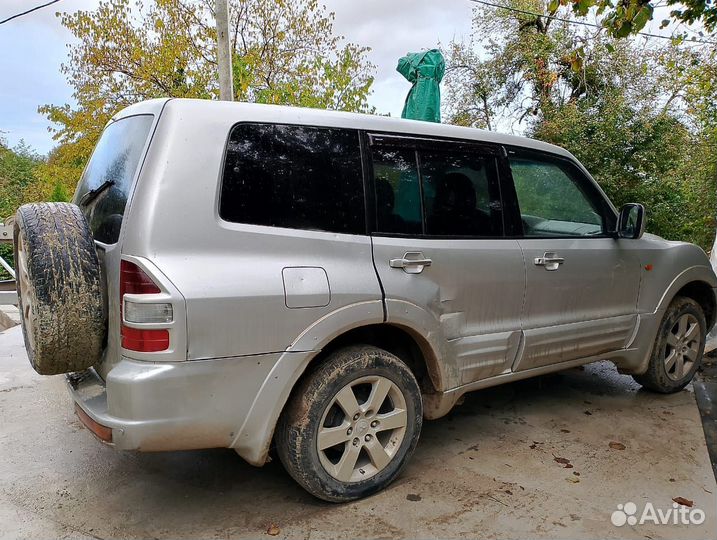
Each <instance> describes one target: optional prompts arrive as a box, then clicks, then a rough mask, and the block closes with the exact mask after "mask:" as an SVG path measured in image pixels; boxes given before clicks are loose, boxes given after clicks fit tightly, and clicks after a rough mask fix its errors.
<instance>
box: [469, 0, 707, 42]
mask: <svg viewBox="0 0 717 540" xmlns="http://www.w3.org/2000/svg"><path fill="white" fill-rule="evenodd" d="M468 1H469V2H473V3H475V4H483V5H484V6H490V7H494V8H498V9H505V10H506V11H512V12H515V13H522V14H523V15H533V16H534V17H543V18H545V19H552V20H554V21H560V22H564V23H568V24H578V25H581V26H589V27H591V28H600V29H604V28H605V27H604V26H601V25H599V24H595V23H590V22H587V21H578V20H575V19H566V18H563V17H556V16H555V15H545V14H544V13H536V12H534V11H527V10H525V9H518V8H514V7H510V6H502V5H500V4H494V3H492V2H487V1H486V0H468ZM636 34H637V35H640V36H645V37H651V38H659V39H670V40H672V39H674V38H673V37H672V36H664V35H662V34H651V33H649V32H636ZM686 43H699V44H702V45H717V41H705V40H699V39H690V40H687V41H686Z"/></svg>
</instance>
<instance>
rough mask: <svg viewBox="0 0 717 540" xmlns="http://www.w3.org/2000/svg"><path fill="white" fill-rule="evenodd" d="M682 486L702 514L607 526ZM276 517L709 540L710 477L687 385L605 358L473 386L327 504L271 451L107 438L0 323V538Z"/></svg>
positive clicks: (416, 531)
mask: <svg viewBox="0 0 717 540" xmlns="http://www.w3.org/2000/svg"><path fill="white" fill-rule="evenodd" d="M611 442H612V443H619V444H613V445H612V446H611V445H610V443H611ZM623 445H624V449H621V448H622V447H623ZM566 462H569V463H566ZM568 465H569V466H568ZM675 497H684V498H685V499H689V500H691V501H693V504H694V506H693V508H699V509H701V510H702V511H703V512H704V513H705V516H706V519H705V521H704V522H703V523H702V524H701V525H695V524H691V525H656V524H654V523H644V524H639V523H637V524H635V525H630V524H625V525H623V526H615V525H613V524H612V523H611V515H612V514H613V512H615V511H616V510H617V508H618V504H622V505H624V504H626V503H628V502H633V503H635V505H636V507H637V508H638V511H637V517H639V515H640V514H641V512H642V509H643V507H644V506H645V505H646V504H647V503H652V504H653V505H654V508H656V509H662V510H663V511H666V510H668V509H672V505H673V501H672V499H673V498H675ZM270 528H272V530H271V532H272V533H277V535H276V537H278V538H284V537H291V538H310V537H311V538H369V537H371V538H429V537H440V538H467V537H482V538H552V537H555V538H573V539H576V538H652V539H657V538H712V539H714V538H717V487H716V486H715V478H714V476H713V474H712V469H711V466H710V461H709V457H708V453H707V449H706V446H705V439H704V434H703V430H702V425H701V423H700V417H699V414H698V410H697V407H696V405H695V397H694V393H693V392H692V391H691V389H688V390H685V391H682V392H680V393H678V394H675V395H672V396H657V395H654V394H650V393H647V392H644V391H642V390H640V389H639V386H638V385H636V384H635V383H633V382H632V379H631V378H629V377H626V376H620V375H618V374H617V372H616V371H615V369H614V367H612V365H611V364H609V363H598V364H593V365H590V366H587V367H586V368H585V369H576V370H570V371H566V372H562V373H559V374H556V375H551V376H545V377H541V378H537V379H533V380H528V381H522V382H519V383H514V384H510V385H504V386H502V387H498V388H494V389H489V390H484V391H481V392H478V393H475V394H472V395H469V396H467V399H466V401H465V403H464V404H463V405H462V406H460V407H458V408H456V409H455V410H454V411H453V412H452V413H451V414H450V415H449V416H448V417H446V418H443V419H441V420H438V421H433V422H426V423H425V424H424V429H423V433H422V436H421V440H420V442H419V445H418V449H417V451H416V454H415V455H414V457H413V459H412V461H411V463H410V465H409V466H408V467H407V469H406V471H405V472H404V473H403V475H402V476H401V477H399V479H398V480H397V481H396V482H395V483H394V484H393V485H392V486H390V487H389V488H388V489H387V490H386V491H384V492H382V493H380V494H378V495H375V496H373V497H370V498H368V499H365V500H363V501H358V502H355V503H350V504H345V505H332V504H328V503H323V502H320V501H318V500H316V499H314V498H312V497H311V496H310V495H308V494H307V493H305V492H304V491H302V490H301V489H300V488H299V487H298V486H296V485H295V484H294V483H293V482H292V480H291V479H290V478H289V476H288V475H287V474H286V473H285V472H284V471H283V469H282V468H281V465H280V464H279V463H278V462H276V461H275V462H272V463H270V464H268V465H267V466H265V467H264V468H261V469H257V468H254V467H251V466H249V465H247V464H246V463H244V462H243V461H242V460H241V459H240V458H239V457H238V456H236V454H234V453H233V452H232V451H231V450H206V451H194V452H176V453H158V454H140V453H132V452H119V451H116V450H113V449H112V448H109V447H106V446H103V445H102V444H101V443H99V442H98V441H97V440H95V439H94V438H93V437H92V435H91V434H90V433H89V432H88V431H87V430H86V429H85V428H83V427H82V425H81V424H80V423H79V421H78V420H77V418H76V417H75V416H74V414H73V413H72V408H71V403H70V397H69V395H68V393H67V391H66V390H65V388H64V381H63V378H62V377H61V376H57V377H41V376H39V375H36V374H35V373H34V372H33V371H32V369H31V368H30V366H29V364H28V362H27V359H26V358H25V356H24V351H23V349H22V345H21V334H20V329H19V327H15V328H12V329H10V330H7V331H5V332H4V333H0V538H17V537H21V538H48V537H55V538H117V537H124V538H226V537H228V538H247V537H252V538H257V537H263V538H270V536H269V535H268V534H267V531H268V530H269V529H270Z"/></svg>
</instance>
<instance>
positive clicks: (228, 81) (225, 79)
mask: <svg viewBox="0 0 717 540" xmlns="http://www.w3.org/2000/svg"><path fill="white" fill-rule="evenodd" d="M214 11H215V18H216V21H217V68H218V69H219V99H221V100H222V101H233V100H234V84H233V81H232V78H233V77H232V52H231V47H230V46H229V0H216V7H215V10H214Z"/></svg>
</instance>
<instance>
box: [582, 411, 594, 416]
mask: <svg viewBox="0 0 717 540" xmlns="http://www.w3.org/2000/svg"><path fill="white" fill-rule="evenodd" d="M583 414H586V415H588V416H592V414H593V413H591V412H590V411H585V412H584V413H583Z"/></svg>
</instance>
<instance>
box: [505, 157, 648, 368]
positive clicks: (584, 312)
mask: <svg viewBox="0 0 717 540" xmlns="http://www.w3.org/2000/svg"><path fill="white" fill-rule="evenodd" d="M509 162H510V167H511V173H512V177H513V183H514V187H515V192H516V196H517V200H518V206H519V208H520V219H521V222H522V227H523V237H522V238H521V239H520V240H519V243H520V247H521V249H522V250H523V254H524V257H525V261H526V272H527V274H526V295H525V304H524V307H523V313H522V316H521V324H522V328H523V333H524V339H525V346H524V347H523V352H522V354H521V357H520V358H518V359H516V363H515V365H514V370H515V371H521V370H525V369H530V368H535V367H540V366H544V365H548V364H553V363H559V362H566V361H569V360H574V359H578V358H585V357H590V356H594V355H599V354H602V353H607V352H610V351H614V350H618V349H621V348H624V347H625V346H626V345H627V342H628V340H629V338H630V336H631V335H632V332H633V330H634V327H635V324H636V321H637V315H636V309H637V294H638V288H639V267H640V266H639V259H638V257H637V254H636V253H635V252H634V251H632V250H631V249H629V243H627V242H625V241H624V240H619V239H616V238H614V236H613V235H612V234H611V231H613V230H614V228H615V213H614V211H613V210H612V208H611V206H610V205H609V203H608V202H607V200H606V199H605V198H604V196H603V194H602V193H601V191H600V190H599V189H598V188H597V186H596V185H595V184H594V183H593V182H592V180H590V179H589V178H588V177H587V176H586V175H585V174H584V173H582V171H581V170H580V169H579V168H578V167H577V166H576V165H575V164H574V163H573V162H572V161H570V160H568V159H563V158H558V157H554V156H550V155H547V154H539V153H534V152H526V151H518V150H514V151H511V152H510V153H509Z"/></svg>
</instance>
